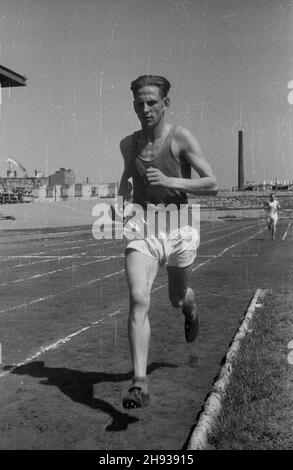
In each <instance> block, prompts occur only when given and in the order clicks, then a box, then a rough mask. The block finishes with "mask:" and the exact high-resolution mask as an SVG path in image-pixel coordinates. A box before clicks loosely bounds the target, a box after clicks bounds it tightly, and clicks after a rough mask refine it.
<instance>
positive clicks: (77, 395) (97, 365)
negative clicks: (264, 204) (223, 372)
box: [0, 219, 293, 450]
mask: <svg viewBox="0 0 293 470" xmlns="http://www.w3.org/2000/svg"><path fill="white" fill-rule="evenodd" d="M289 224H290V220H288V219H283V220H280V221H279V224H278V232H277V239H276V240H275V241H271V240H270V239H269V237H268V234H267V232H266V228H265V225H264V222H263V221H260V220H252V219H250V220H246V221H243V220H242V221H236V220H234V221H225V222H223V221H222V222H213V223H212V222H203V223H202V225H201V246H200V249H199V252H198V257H197V259H196V261H195V264H194V273H193V279H192V285H193V288H194V289H195V292H196V296H197V303H198V306H199V311H200V318H201V331H200V335H199V337H198V339H197V341H196V342H195V343H194V344H187V343H186V342H185V339H184V331H183V316H182V314H181V312H180V310H176V309H173V308H172V307H171V306H170V304H169V302H168V296H167V289H166V281H167V277H166V271H165V270H164V269H161V270H160V271H159V274H158V276H157V279H156V281H155V283H154V286H153V295H152V305H151V312H150V316H151V327H152V338H151V348H150V356H149V370H148V371H149V376H150V390H151V405H150V407H149V408H146V409H139V410H124V409H123V408H122V405H121V400H122V397H123V395H124V393H125V392H126V390H127V389H128V387H129V385H130V379H131V376H132V371H131V368H132V365H131V361H130V355H129V349H128V340H127V315H128V292H127V286H126V281H125V276H124V246H125V244H124V242H123V241H115V240H102V241H96V240H94V239H93V237H92V234H91V227H84V226H83V227H74V228H64V229H62V228H58V229H46V230H41V231H40V230H31V231H29V230H26V231H21V230H19V231H2V232H0V237H1V248H0V268H1V276H0V292H1V305H0V342H1V346H2V364H1V365H0V397H1V398H0V448H1V449H98V450H111V449H115V450H121V449H123V450H126V449H131V450H133V449H142V450H152V449H156V450H163V449H168V450H171V449H176V450H178V449H182V448H183V447H184V446H185V444H186V442H187V440H188V437H189V434H190V432H191V429H192V427H193V425H194V424H195V422H196V418H197V415H198V413H199V411H200V409H201V407H202V405H203V402H204V399H205V397H206V395H207V394H208V393H209V391H210V388H211V385H212V382H213V379H214V377H215V375H216V374H217V373H218V371H219V369H220V362H221V359H222V357H223V356H224V355H225V353H226V350H227V348H228V346H229V344H230V342H231V340H232V338H233V336H234V334H235V332H236V330H237V328H238V327H239V324H240V322H241V319H242V316H243V314H244V313H245V311H246V308H247V306H248V304H249V302H250V300H251V298H252V297H253V295H254V292H255V290H256V289H257V288H260V289H270V290H273V291H274V290H278V291H281V292H284V295H285V294H286V291H287V290H289V289H292V287H291V286H292V285H293V284H292V272H293V270H292V258H293V255H292V249H291V247H292V241H293V230H292V227H293V225H291V226H290V225H289Z"/></svg>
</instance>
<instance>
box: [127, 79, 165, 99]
mask: <svg viewBox="0 0 293 470" xmlns="http://www.w3.org/2000/svg"><path fill="white" fill-rule="evenodd" d="M144 86H157V87H158V88H159V90H160V95H161V98H166V96H167V95H168V93H169V90H170V88H171V84H170V82H169V81H168V80H167V78H165V77H162V76H161V75H141V76H140V77H138V78H137V79H136V80H133V82H131V87H130V89H131V91H132V93H133V94H135V93H136V92H137V91H138V90H139V89H140V88H142V87H144Z"/></svg>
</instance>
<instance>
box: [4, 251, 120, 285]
mask: <svg viewBox="0 0 293 470" xmlns="http://www.w3.org/2000/svg"><path fill="white" fill-rule="evenodd" d="M122 257H124V254H123V255H118V256H109V257H108V258H103V259H97V260H93V261H87V262H85V263H81V264H79V265H78V266H74V267H72V266H67V267H66V268H60V269H55V270H54V271H48V272H46V273H42V274H34V275H33V276H29V277H25V278H22V279H16V280H14V281H7V282H2V283H1V284H0V287H5V286H8V285H11V284H18V283H20V282H25V281H31V280H32V279H39V278H41V277H47V276H52V275H53V274H56V273H62V272H64V271H73V270H74V271H75V270H77V269H79V268H80V267H83V266H89V265H90V264H97V263H102V262H103V261H109V260H112V259H115V258H122Z"/></svg>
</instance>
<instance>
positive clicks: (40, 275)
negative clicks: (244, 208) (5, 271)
mask: <svg viewBox="0 0 293 470" xmlns="http://www.w3.org/2000/svg"><path fill="white" fill-rule="evenodd" d="M251 227H253V225H250V226H248V227H245V228H243V229H240V230H236V231H234V232H231V233H229V234H225V235H222V236H220V237H218V238H214V239H212V240H207V241H206V242H203V243H202V245H204V244H205V243H210V242H212V241H216V240H220V239H222V238H225V237H227V236H230V235H233V234H235V233H238V232H242V231H243V230H247V229H248V228H251ZM86 253H88V252H86ZM86 253H83V254H86ZM122 256H123V255H120V256H117V258H119V257H122ZM59 259H60V258H58V260H59ZM110 259H111V257H108V258H104V259H103V260H102V261H107V260H110ZM98 262H101V261H96V260H95V261H88V262H86V263H82V264H80V265H78V266H76V269H78V268H79V267H80V266H88V265H90V264H94V263H98ZM33 264H36V263H34V262H32V263H28V264H24V265H17V266H12V268H16V267H23V266H31V265H33ZM71 269H72V267H71V266H67V267H66V268H60V269H56V270H53V271H49V272H47V273H42V274H35V275H33V276H30V277H28V278H21V279H16V280H14V281H7V282H3V283H1V284H0V287H6V286H7V285H11V284H17V283H20V282H25V281H29V280H32V279H38V278H41V277H45V276H50V275H53V274H55V273H59V272H64V271H69V270H71ZM0 313H1V312H0Z"/></svg>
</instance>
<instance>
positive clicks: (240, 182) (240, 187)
mask: <svg viewBox="0 0 293 470" xmlns="http://www.w3.org/2000/svg"><path fill="white" fill-rule="evenodd" d="M243 189H244V164H243V132H242V131H239V132H238V190H239V191H243Z"/></svg>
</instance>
